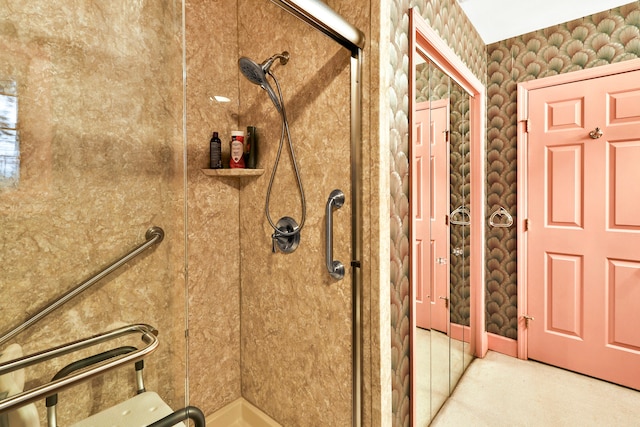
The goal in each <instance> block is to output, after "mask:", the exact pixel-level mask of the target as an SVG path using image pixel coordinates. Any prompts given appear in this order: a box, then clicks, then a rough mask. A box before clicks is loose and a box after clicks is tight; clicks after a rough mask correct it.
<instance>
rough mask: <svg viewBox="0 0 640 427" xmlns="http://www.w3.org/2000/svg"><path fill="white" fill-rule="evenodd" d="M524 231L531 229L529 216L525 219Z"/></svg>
mask: <svg viewBox="0 0 640 427" xmlns="http://www.w3.org/2000/svg"><path fill="white" fill-rule="evenodd" d="M524 231H529V218H527V219H525V220H524Z"/></svg>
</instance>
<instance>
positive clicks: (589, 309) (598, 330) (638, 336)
mask: <svg viewBox="0 0 640 427" xmlns="http://www.w3.org/2000/svg"><path fill="white" fill-rule="evenodd" d="M596 128H598V129H596ZM528 141H529V151H528V157H529V160H528V182H529V187H528V206H529V225H528V227H529V228H528V230H529V231H528V249H527V253H528V278H527V282H528V291H527V301H528V303H527V304H528V306H527V315H528V316H530V317H532V318H533V319H532V320H530V321H529V322H528V357H529V358H531V359H536V360H539V361H542V362H545V363H549V364H552V365H555V366H559V367H562V368H566V369H570V370H573V371H577V372H581V373H584V374H587V375H590V376H594V377H597V378H601V379H605V380H607V381H611V382H615V383H617V384H622V385H625V386H628V387H632V388H635V389H640V327H639V325H640V188H639V187H640V184H639V182H640V71H635V72H629V73H624V74H618V75H614V76H606V77H600V78H598V79H592V80H585V81H577V82H573V83H567V84H563V85H559V86H554V87H548V88H542V89H535V90H532V91H530V92H529V137H528Z"/></svg>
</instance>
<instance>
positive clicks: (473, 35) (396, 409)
mask: <svg viewBox="0 0 640 427" xmlns="http://www.w3.org/2000/svg"><path fill="white" fill-rule="evenodd" d="M413 6H416V7H418V8H419V10H420V12H421V13H420V14H421V15H422V16H423V17H424V18H425V20H426V21H427V22H428V23H429V25H431V27H432V28H434V30H435V31H436V32H438V34H440V37H442V39H443V40H445V41H446V42H447V44H448V45H449V46H450V47H451V48H452V49H453V50H454V51H455V52H456V53H457V54H458V56H460V57H461V58H462V60H463V61H464V62H465V63H466V64H467V66H468V67H469V69H470V70H471V71H472V72H473V73H474V74H475V75H476V76H477V77H478V78H479V79H480V80H481V81H484V76H485V74H486V65H485V64H486V62H485V61H486V59H485V52H484V48H485V46H484V43H483V42H482V40H481V38H480V36H479V35H478V33H477V32H476V31H475V29H474V28H473V27H472V26H471V23H470V22H469V20H468V19H467V17H466V16H465V15H464V13H463V12H462V10H461V9H460V7H459V6H458V4H457V2H455V1H452V0H442V1H423V0H421V1H406V0H404V1H403V0H396V1H394V2H393V3H392V4H391V38H390V40H391V44H390V46H389V52H390V67H391V69H390V75H391V76H393V77H392V78H393V80H392V81H391V82H390V85H389V88H388V96H389V100H390V111H389V117H390V118H391V119H390V123H389V127H390V129H389V130H390V150H391V152H390V158H391V162H390V163H391V170H390V193H391V218H390V221H391V223H390V227H391V259H390V261H391V278H390V281H391V283H390V285H391V346H392V359H391V364H392V387H393V403H392V405H393V425H394V426H408V425H410V400H409V399H410V396H409V387H410V382H409V366H410V360H409V305H410V301H409V289H410V282H409V271H410V265H409V247H410V245H411V243H410V236H409V220H410V217H409V216H410V209H409V175H408V171H409V163H408V159H409V111H408V108H409V101H408V99H409V81H408V73H409V70H408V65H409V59H408V58H409V57H408V55H409V38H408V37H409V35H408V32H409V18H408V10H409V9H410V8H411V7H413Z"/></svg>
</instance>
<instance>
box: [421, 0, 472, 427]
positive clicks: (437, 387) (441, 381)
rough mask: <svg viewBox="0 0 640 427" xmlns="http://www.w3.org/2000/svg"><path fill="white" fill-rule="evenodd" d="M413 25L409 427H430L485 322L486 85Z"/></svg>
mask: <svg viewBox="0 0 640 427" xmlns="http://www.w3.org/2000/svg"><path fill="white" fill-rule="evenodd" d="M416 15H417V13H416V12H415V11H414V13H413V15H412V19H413V20H414V22H415V21H416ZM417 18H418V19H419V20H421V18H420V17H419V15H418V16H417ZM412 29H413V30H412V31H414V37H413V43H412V46H411V52H412V55H411V68H410V70H411V84H412V86H413V87H412V90H411V93H412V98H411V109H410V111H411V117H410V123H411V127H410V129H411V131H410V132H411V135H410V138H411V163H410V165H411V168H410V171H409V174H410V177H411V192H410V194H411V201H410V203H411V230H412V231H411V235H412V254H411V263H412V266H411V272H412V276H411V286H412V305H411V307H412V309H413V314H412V320H413V323H412V329H411V333H412V347H411V348H412V349H411V353H412V356H411V357H412V372H411V375H412V393H413V398H412V405H413V409H412V413H413V416H414V417H415V418H414V422H413V423H412V424H413V425H416V426H427V425H429V424H430V423H431V421H432V419H433V418H434V417H435V415H436V414H437V412H438V411H439V410H440V408H441V407H442V405H443V404H444V402H445V401H446V399H447V398H448V397H449V396H450V394H451V393H452V392H453V389H454V388H455V386H456V384H457V383H458V381H459V380H460V378H461V377H462V375H463V373H464V371H465V369H466V368H467V367H468V366H469V364H470V363H471V361H472V358H473V354H474V352H475V351H476V348H475V342H476V340H477V335H475V334H476V333H477V332H474V330H473V329H472V326H474V325H478V324H481V322H478V320H480V319H476V317H477V316H478V315H477V314H475V315H473V317H472V305H471V304H472V302H473V303H474V304H478V302H477V301H478V298H477V293H478V292H476V293H474V292H473V288H472V283H473V284H474V285H475V286H476V287H477V286H478V283H479V280H478V278H479V277H481V276H479V272H480V271H481V269H480V268H479V265H481V264H479V263H481V262H482V259H478V260H475V261H474V260H472V257H471V253H474V254H475V255H474V257H482V255H481V247H480V246H478V243H479V242H480V240H479V239H478V235H481V233H482V230H483V228H482V225H481V219H480V217H481V215H480V214H477V213H478V209H479V208H481V206H480V204H481V203H479V202H478V200H482V199H481V197H482V194H481V193H482V191H481V190H478V188H479V187H478V183H481V182H482V180H481V171H480V168H478V163H477V159H478V158H482V157H481V156H482V154H481V152H482V137H481V136H480V134H481V126H480V125H481V121H479V120H478V117H479V115H480V114H482V111H483V108H482V104H481V103H482V102H483V101H482V98H483V96H484V89H483V87H482V84H481V83H480V82H479V81H477V79H475V77H473V76H471V77H469V74H470V72H469V71H468V70H467V69H466V67H465V66H464V65H463V64H461V63H460V62H459V61H458V60H453V62H452V61H451V60H450V59H449V58H450V56H452V54H450V53H449V52H447V53H443V50H442V49H443V48H442V44H443V42H442V41H441V40H440V39H439V37H438V36H437V35H435V33H431V31H430V29H429V28H426V23H424V21H421V23H419V25H416V24H412ZM427 35H429V37H432V38H433V40H435V41H432V40H431V39H428V37H427ZM445 49H446V48H445ZM454 64H455V65H454ZM469 89H471V91H470V90H469ZM472 129H473V132H475V133H477V134H478V135H477V136H475V135H473V132H472ZM474 144H475V145H474ZM472 146H474V148H473V149H472V148H471V147H472ZM478 148H479V150H478ZM476 150H478V151H479V153H475V151H476ZM478 156H480V157H478ZM472 162H473V164H474V165H475V166H474V168H475V169H474V168H472ZM472 170H475V172H474V174H475V175H473V176H472ZM479 177H480V180H479V179H478V178H479ZM472 187H473V188H474V191H473V192H472V191H471V188H472ZM475 193H478V194H475ZM472 200H473V201H474V203H473V205H472V203H471V201H472ZM474 215H475V216H476V218H475V219H474V218H473V217H474ZM472 219H473V220H472ZM478 221H480V222H478ZM472 224H473V226H472ZM474 230H475V231H474ZM472 239H474V240H473V241H472ZM472 267H473V269H472ZM480 275H481V272H480ZM479 292H481V289H480V291H479ZM474 295H475V296H474ZM474 307H475V306H474Z"/></svg>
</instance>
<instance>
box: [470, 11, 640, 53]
mask: <svg viewBox="0 0 640 427" xmlns="http://www.w3.org/2000/svg"><path fill="white" fill-rule="evenodd" d="M458 3H459V4H460V7H462V10H464V12H465V13H466V15H467V16H468V17H469V19H470V20H471V23H472V24H473V26H474V27H475V28H476V30H478V33H480V37H482V40H483V41H484V42H485V44H491V43H494V42H497V41H501V40H505V39H508V38H511V37H515V36H519V35H521V34H526V33H529V32H531V31H536V30H540V29H542V28H547V27H550V26H553V25H557V24H561V23H563V22H567V21H571V20H573V19H577V18H582V17H583V16H588V15H591V14H594V13H598V12H602V11H604V10H609V9H611V8H614V7H618V6H622V5H624V4H629V3H633V1H632V0H458Z"/></svg>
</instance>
